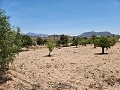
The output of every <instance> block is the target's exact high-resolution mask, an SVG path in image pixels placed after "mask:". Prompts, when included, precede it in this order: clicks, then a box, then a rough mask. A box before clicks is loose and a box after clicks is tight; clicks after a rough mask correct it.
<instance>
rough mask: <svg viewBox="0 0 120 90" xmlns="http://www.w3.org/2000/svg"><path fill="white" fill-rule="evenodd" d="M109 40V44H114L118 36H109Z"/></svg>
mask: <svg viewBox="0 0 120 90" xmlns="http://www.w3.org/2000/svg"><path fill="white" fill-rule="evenodd" d="M109 41H110V45H111V46H114V45H115V43H116V42H117V41H118V38H117V37H111V38H109Z"/></svg>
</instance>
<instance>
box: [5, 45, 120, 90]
mask: <svg viewBox="0 0 120 90" xmlns="http://www.w3.org/2000/svg"><path fill="white" fill-rule="evenodd" d="M48 52H49V51H48V49H47V48H41V49H36V50H30V51H24V52H21V53H20V54H19V56H17V58H16V61H15V62H14V63H13V64H12V65H10V70H9V75H10V76H11V77H12V80H11V81H8V82H7V83H6V85H5V87H4V88H5V90H120V44H119V43H117V44H116V45H115V46H114V47H111V48H110V49H108V50H105V52H107V53H108V54H104V55H101V54H99V53H101V48H93V46H91V45H87V46H79V47H78V48H75V47H62V48H61V49H58V48H55V49H54V50H53V52H52V53H51V55H52V57H47V56H46V55H48ZM3 86H4V85H3Z"/></svg>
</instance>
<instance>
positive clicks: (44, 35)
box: [26, 32, 49, 37]
mask: <svg viewBox="0 0 120 90" xmlns="http://www.w3.org/2000/svg"><path fill="white" fill-rule="evenodd" d="M26 35H28V36H37V37H48V36H49V35H47V34H42V33H40V34H36V33H31V32H29V33H26Z"/></svg>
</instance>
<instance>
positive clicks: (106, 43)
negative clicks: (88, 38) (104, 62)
mask: <svg viewBox="0 0 120 90" xmlns="http://www.w3.org/2000/svg"><path fill="white" fill-rule="evenodd" d="M114 44H115V43H114ZM94 45H95V46H96V47H101V48H102V54H104V49H105V48H110V47H111V46H113V44H111V40H109V39H108V38H107V37H100V38H99V39H97V40H96V41H95V42H94Z"/></svg>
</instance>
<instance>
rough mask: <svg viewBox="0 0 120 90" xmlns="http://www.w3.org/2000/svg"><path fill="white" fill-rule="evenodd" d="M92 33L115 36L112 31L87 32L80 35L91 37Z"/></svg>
mask: <svg viewBox="0 0 120 90" xmlns="http://www.w3.org/2000/svg"><path fill="white" fill-rule="evenodd" d="M92 35H96V36H113V35H114V34H112V33H110V32H85V33H83V34H81V35H79V36H80V37H91V36H92Z"/></svg>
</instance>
